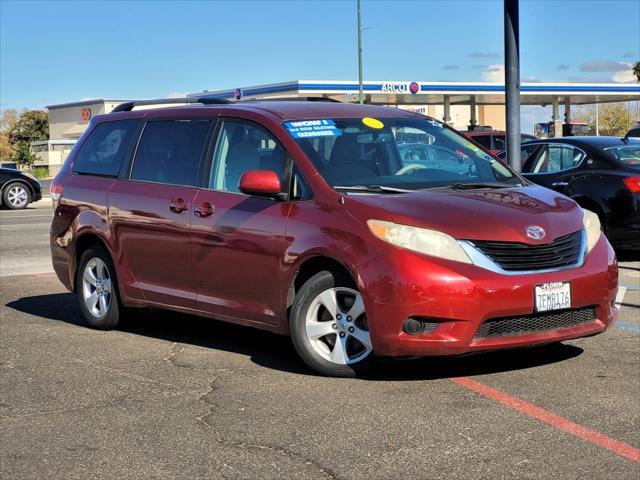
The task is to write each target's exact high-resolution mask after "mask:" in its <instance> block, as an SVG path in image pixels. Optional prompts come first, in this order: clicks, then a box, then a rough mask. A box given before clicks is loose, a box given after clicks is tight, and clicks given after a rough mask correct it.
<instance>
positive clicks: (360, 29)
mask: <svg viewBox="0 0 640 480" xmlns="http://www.w3.org/2000/svg"><path fill="white" fill-rule="evenodd" d="M357 4H358V102H359V103H364V95H363V88H362V18H361V16H360V0H357Z"/></svg>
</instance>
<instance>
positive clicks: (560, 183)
mask: <svg viewBox="0 0 640 480" xmlns="http://www.w3.org/2000/svg"><path fill="white" fill-rule="evenodd" d="M551 186H552V187H568V186H569V184H568V183H567V182H553V183H552V184H551Z"/></svg>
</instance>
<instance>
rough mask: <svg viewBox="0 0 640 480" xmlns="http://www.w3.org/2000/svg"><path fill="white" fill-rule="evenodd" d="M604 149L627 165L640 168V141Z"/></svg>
mask: <svg viewBox="0 0 640 480" xmlns="http://www.w3.org/2000/svg"><path fill="white" fill-rule="evenodd" d="M604 151H605V152H607V153H609V154H610V155H612V156H613V157H614V158H615V159H616V160H618V161H619V162H622V163H624V164H625V165H626V166H627V167H633V168H640V142H638V143H634V144H631V145H620V146H618V147H609V148H604Z"/></svg>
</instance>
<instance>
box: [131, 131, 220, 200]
mask: <svg viewBox="0 0 640 480" xmlns="http://www.w3.org/2000/svg"><path fill="white" fill-rule="evenodd" d="M210 125H211V122H210V121H209V120H169V121H158V122H149V123H147V125H146V126H145V128H144V132H143V133H142V138H141V139H140V144H139V145H138V151H137V153H136V158H135V160H134V162H133V169H132V171H131V179H132V180H141V181H144V182H153V183H165V184H169V185H184V186H191V187H195V186H196V184H197V181H198V168H199V166H200V159H201V158H202V152H203V149H204V146H205V143H206V140H207V133H208V132H209V127H210Z"/></svg>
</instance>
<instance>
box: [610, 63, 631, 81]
mask: <svg viewBox="0 0 640 480" xmlns="http://www.w3.org/2000/svg"><path fill="white" fill-rule="evenodd" d="M624 64H625V65H626V66H627V67H628V68H627V69H626V70H622V71H620V72H616V73H614V74H613V76H612V77H611V80H613V81H614V82H616V83H630V82H635V81H636V80H637V79H636V76H635V75H634V74H633V70H632V65H631V64H630V63H626V62H624Z"/></svg>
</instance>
